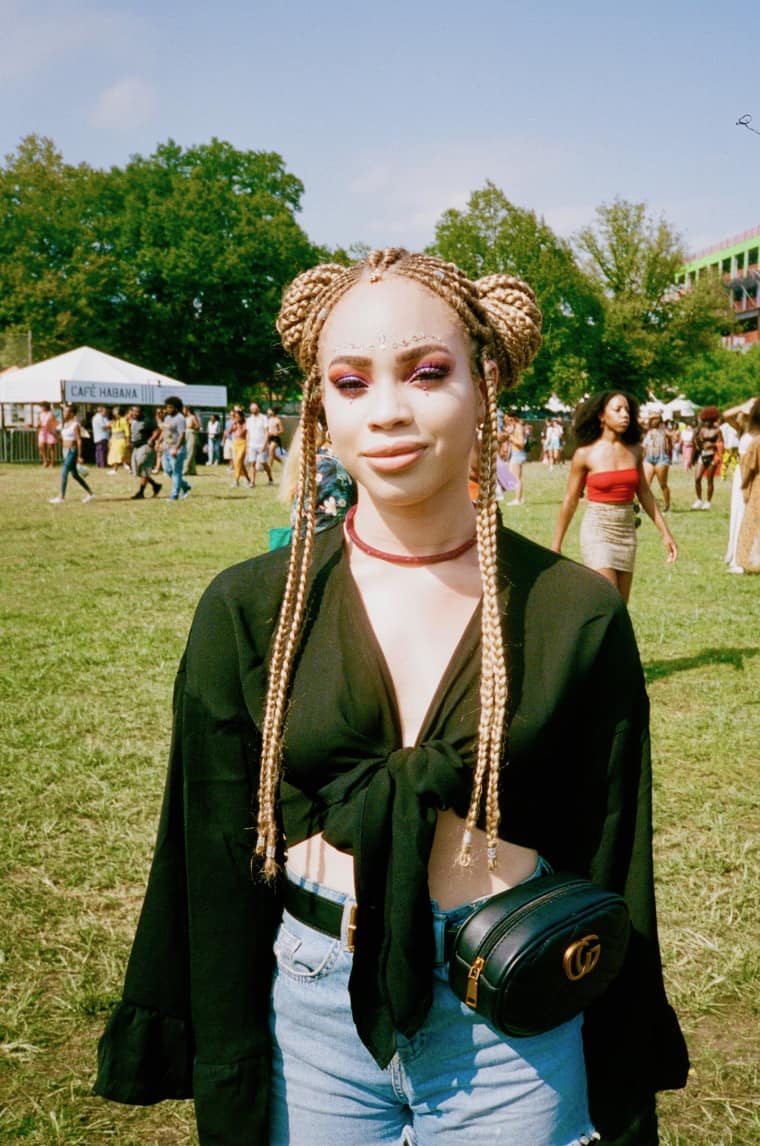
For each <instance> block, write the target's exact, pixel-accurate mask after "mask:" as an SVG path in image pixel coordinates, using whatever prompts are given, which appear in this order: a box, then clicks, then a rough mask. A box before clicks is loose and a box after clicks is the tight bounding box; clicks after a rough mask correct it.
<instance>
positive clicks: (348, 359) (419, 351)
mask: <svg viewBox="0 0 760 1146" xmlns="http://www.w3.org/2000/svg"><path fill="white" fill-rule="evenodd" d="M434 351H439V352H440V351H444V352H445V353H446V354H449V353H451V352H450V350H449V348H448V346H446V344H445V343H444V342H423V343H421V344H420V345H419V346H412V347H410V348H409V349H408V350H400V351H399V353H398V354H397V355H396V361H397V362H398V363H399V364H400V365H401V366H405V365H406V364H407V363H408V362H414V361H415V360H416V359H419V358H422V357H423V356H424V355H425V354H431V353H433V352H434ZM336 362H340V363H342V364H344V365H346V366H355V367H356V368H357V369H362V368H364V367H367V366H371V365H372V362H373V360H372V358H367V357H366V356H365V355H363V354H337V355H336V356H335V358H333V359H332V361H331V362H329V363H328V367H327V369H328V370H329V369H330V367H331V366H334V365H335V363H336Z"/></svg>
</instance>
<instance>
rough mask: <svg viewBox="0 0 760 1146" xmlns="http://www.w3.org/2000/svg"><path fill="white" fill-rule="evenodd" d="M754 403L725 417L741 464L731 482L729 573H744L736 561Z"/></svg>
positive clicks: (736, 407) (727, 553) (726, 414)
mask: <svg viewBox="0 0 760 1146" xmlns="http://www.w3.org/2000/svg"><path fill="white" fill-rule="evenodd" d="M752 405H753V403H752V402H749V403H745V404H744V405H741V406H733V407H732V408H731V409H730V410H726V412H725V413H724V415H723V417H724V418H725V420H726V421H727V422H728V423H730V425H732V426H733V427H734V429H735V430H736V434H737V440H738V443H739V444H738V447H737V453H738V457H739V463H738V465H737V466H736V468H735V469H734V476H733V478H732V480H731V504H730V511H729V521H728V545H727V546H726V555H725V557H724V558H723V560H724V562H725V564H726V565H727V566H728V572H729V573H743V572H744V570H743V569H742V567H741V565H739V564H738V563H737V560H736V543H737V542H738V540H739V530H740V529H741V524H742V518H743V517H744V494H743V492H742V467H741V460H742V458H743V457H744V455H745V454H746V452H747V450H748V449H749V447H750V444H751V442H752V436H751V434H749V433H747V422H748V421H749V411H750V409H751V408H752Z"/></svg>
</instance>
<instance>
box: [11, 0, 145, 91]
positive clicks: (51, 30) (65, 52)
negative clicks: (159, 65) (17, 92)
mask: <svg viewBox="0 0 760 1146" xmlns="http://www.w3.org/2000/svg"><path fill="white" fill-rule="evenodd" d="M141 26H142V21H141V20H140V19H139V18H137V17H134V16H132V15H131V14H129V13H126V12H104V11H102V10H101V11H98V10H97V9H96V8H88V7H83V6H80V5H78V4H71V3H68V2H66V3H60V2H56V3H47V4H44V3H43V4H35V5H30V4H28V3H27V4H23V3H19V2H18V0H8V2H0V36H1V38H2V48H1V49H0V82H3V81H22V82H23V81H27V82H33V81H35V80H36V79H38V78H39V77H41V76H47V75H48V73H49V69H50V68H52V67H60V66H61V65H62V64H65V65H66V66H67V67H74V66H76V67H79V66H80V65H81V63H82V58H83V55H87V54H90V55H93V54H95V55H97V56H98V57H100V55H101V54H107V55H112V54H114V53H117V52H119V51H122V50H124V48H125V46H126V45H127V44H129V43H131V42H132V41H133V40H134V38H135V36H136V34H137V33H138V31H139V29H140V28H141Z"/></svg>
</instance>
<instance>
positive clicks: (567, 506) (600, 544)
mask: <svg viewBox="0 0 760 1146" xmlns="http://www.w3.org/2000/svg"><path fill="white" fill-rule="evenodd" d="M573 430H574V433H575V441H576V447H577V448H576V451H575V453H574V454H573V460H572V464H571V467H570V475H569V477H568V481H567V490H566V492H565V497H564V500H563V502H562V506H561V507H560V511H559V517H558V519H557V527H556V529H555V531H554V540H553V542H552V549H553V550H554V552H555V553H559V552H561V549H562V542H563V540H564V537H565V533H566V532H567V527H568V526H569V524H570V522H571V521H572V519H573V514H574V513H575V511H576V509H577V508H578V502H579V501H580V497H581V494H582V493H583V491H584V488H585V490H586V498H587V501H588V505H587V508H586V513H585V515H584V518H583V524H582V526H581V553H582V555H583V561H584V564H586V565H588V566H589V568H591V569H595V570H596V571H597V573H601V574H602V576H603V577H606V578H607V580H608V581H611V582H612V584H613V585H615V586H616V587H617V589H618V590H619V592H620V595H621V597H622V598H623V600H624V601H626V602H627V601H628V598H629V597H630V595H631V585H632V583H633V566H634V562H635V559H636V519H635V516H634V512H633V500H634V498H635V497H638V499H639V501H640V503H641V505H642V506H643V508H644V509H645V510H646V512H647V513H648V514H649V516H650V517H651V519H652V521H653V522H654V523H655V525H656V526H657V528H658V529H659V531H660V533H661V534H662V540H663V543H664V545H665V550H666V552H667V559H668V561H669V562H670V561H675V559H676V557H677V556H678V547H677V546H676V543H675V541H674V540H673V537H672V535H671V533H670V530H669V529H668V527H667V525H666V524H665V521H664V520H663V516H662V514H661V513H660V510H659V507H658V505H657V502H656V501H655V500H654V498H653V497H652V491H651V489H650V488H649V482H648V481H647V479H646V474H645V472H644V462H643V458H644V452H643V450H642V448H641V445H640V441H641V430H640V428H639V407H638V402H637V401H636V399H635V398H631V397H630V396H629V395H627V394H621V393H619V392H616V391H614V390H604V391H602V392H601V393H599V394H594V395H592V396H591V398H589V399H588V400H587V401H586V402H584V404H583V405H582V406H580V407H579V409H578V410H577V411H576V414H575V418H574V420H573Z"/></svg>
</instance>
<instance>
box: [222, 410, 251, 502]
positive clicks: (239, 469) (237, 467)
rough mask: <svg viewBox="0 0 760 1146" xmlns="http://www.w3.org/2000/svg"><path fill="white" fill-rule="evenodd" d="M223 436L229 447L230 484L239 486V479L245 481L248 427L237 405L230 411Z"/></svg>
mask: <svg viewBox="0 0 760 1146" xmlns="http://www.w3.org/2000/svg"><path fill="white" fill-rule="evenodd" d="M224 437H225V440H226V441H228V442H229V443H230V447H231V457H232V481H231V483H230V484H231V485H232V486H233V487H234V486H239V485H240V483H241V481H246V476H245V461H246V451H247V448H248V445H247V442H248V427H247V425H246V421H245V418H244V417H243V411H242V410H239V409H238V408H237V406H236V407H235V408H234V410H233V411H232V415H231V417H230V424H229V426H228V428H227V429H226V430H225V431H224ZM249 484H250V483H249Z"/></svg>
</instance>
